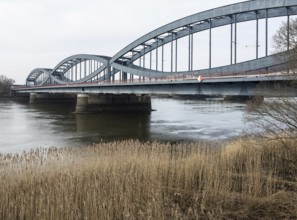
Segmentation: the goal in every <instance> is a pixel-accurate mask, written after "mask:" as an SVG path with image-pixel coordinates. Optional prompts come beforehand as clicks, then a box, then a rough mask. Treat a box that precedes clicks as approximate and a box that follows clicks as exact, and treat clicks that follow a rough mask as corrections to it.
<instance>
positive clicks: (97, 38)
mask: <svg viewBox="0 0 297 220" xmlns="http://www.w3.org/2000/svg"><path fill="white" fill-rule="evenodd" d="M237 2H240V1H236V0H211V1H205V0H183V1H181V0H161V1H160V0H150V1H144V0H125V1H120V0H108V1H103V0H83V1H82V0H0V28H1V32H0V62H1V63H0V68H1V72H0V74H4V75H7V76H8V77H10V78H13V79H15V80H16V82H17V83H24V82H25V79H26V77H27V75H28V74H29V73H30V71H31V70H33V69H35V68H37V67H45V68H53V67H54V66H55V65H56V64H58V63H59V62H60V61H61V60H62V59H64V58H66V57H68V56H71V55H74V54H80V53H86V54H100V55H108V56H113V55H114V54H115V53H116V52H118V51H119V50H121V49H122V48H123V47H125V46H126V45H127V44H129V43H131V42H132V41H134V40H136V39H137V38H139V37H141V36H142V35H144V34H146V33H148V32H150V31H152V30H154V29H156V28H158V27H160V26H162V25H165V24H167V23H169V22H172V21H174V20H177V19H180V18H183V17H185V16H188V15H192V14H195V13H197V12H201V11H205V10H208V9H212V8H215V7H219V6H223V5H227V4H232V3H237Z"/></svg>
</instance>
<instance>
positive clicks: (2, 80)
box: [0, 75, 15, 96]
mask: <svg viewBox="0 0 297 220" xmlns="http://www.w3.org/2000/svg"><path fill="white" fill-rule="evenodd" d="M14 83H15V81H14V80H13V79H10V78H8V77H7V76H5V75H0V96H5V95H9V94H10V88H11V86H12V85H13V84H14Z"/></svg>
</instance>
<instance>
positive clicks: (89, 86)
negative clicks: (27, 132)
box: [15, 0, 297, 96]
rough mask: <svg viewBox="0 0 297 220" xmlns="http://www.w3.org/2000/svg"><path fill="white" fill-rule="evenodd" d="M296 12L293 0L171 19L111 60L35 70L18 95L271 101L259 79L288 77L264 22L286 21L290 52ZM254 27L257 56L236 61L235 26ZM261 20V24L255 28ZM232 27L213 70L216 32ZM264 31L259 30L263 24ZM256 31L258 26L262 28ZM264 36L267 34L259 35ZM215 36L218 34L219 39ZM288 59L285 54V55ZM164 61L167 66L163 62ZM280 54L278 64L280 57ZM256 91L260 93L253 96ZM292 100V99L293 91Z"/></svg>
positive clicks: (262, 0)
mask: <svg viewBox="0 0 297 220" xmlns="http://www.w3.org/2000/svg"><path fill="white" fill-rule="evenodd" d="M295 15H297V0H252V1H245V2H241V3H237V4H232V5H227V6H223V7H220V8H215V9H211V10H208V11H204V12H200V13H197V14H194V15H191V16H188V17H185V18H182V19H180V20H177V21H174V22H172V23H169V24H167V25H164V26H162V27H160V28H157V29H155V30H153V31H152V32H150V33H148V34H146V35H144V36H142V37H140V38H139V39H137V40H135V41H134V42H132V43H131V44H129V45H127V46H126V47H124V48H123V49H122V50H120V51H119V52H118V53H116V54H115V55H114V56H113V57H108V56H102V55H88V54H78V55H74V56H70V57H68V58H66V59H64V60H62V61H61V62H60V63H58V64H57V65H56V66H55V67H54V68H36V69H34V70H32V71H31V73H30V74H29V75H28V77H27V79H26V87H19V88H15V91H16V92H17V93H48V94H50V93H75V94H80V93H84V94H86V93H87V94H138V95H141V94H142V95H144V94H148V95H149V94H155V93H156V94H160V93H161V94H181V95H187V94H188V95H241V96H251V95H256V94H259V93H260V94H261V95H267V96H274V95H276V94H274V93H273V90H272V91H268V90H263V89H262V90H261V91H260V92H259V90H257V88H258V87H259V85H260V84H262V83H263V82H265V83H266V85H268V87H269V86H270V87H271V86H272V85H274V84H279V83H282V82H285V81H288V80H292V76H291V75H290V71H287V72H286V74H282V73H283V71H284V70H287V59H286V55H282V56H280V55H279V54H275V55H269V53H268V48H269V46H268V42H269V39H268V38H269V35H268V33H269V20H270V19H272V18H276V17H284V18H285V20H286V21H287V50H290V49H291V48H292V45H290V41H289V36H290V34H291V33H290V28H289V21H290V17H291V16H295ZM250 21H253V22H254V30H253V33H255V34H254V42H255V45H256V46H255V51H254V58H253V59H251V60H248V61H245V62H238V52H239V51H238V40H239V39H238V25H239V24H241V23H244V22H250ZM260 23H261V24H265V25H264V28H260V26H261V25H260ZM224 26H227V27H229V31H230V32H229V40H227V41H225V42H222V44H227V45H229V50H228V51H227V52H226V53H225V54H223V56H224V57H225V56H230V58H229V63H228V64H226V65H223V66H219V67H214V65H213V54H214V53H215V52H216V48H214V47H213V40H214V34H213V32H214V30H215V29H216V28H219V27H224ZM262 26H263V25H262ZM262 26H261V27H262ZM201 32H204V33H207V35H208V39H207V42H205V41H204V42H200V41H199V44H207V45H208V53H207V54H200V53H199V45H196V44H195V40H194V39H196V35H197V34H199V33H201ZM263 33H264V34H263ZM261 34H262V35H264V41H265V42H264V55H262V56H260V53H259V39H260V35H261ZM217 37H218V36H217ZM182 40H183V41H185V40H186V42H187V44H186V46H185V44H183V46H185V47H186V48H184V51H186V60H187V61H186V63H187V65H186V67H184V68H183V69H181V68H180V67H179V62H180V61H181V59H184V57H185V56H184V54H183V55H181V54H180V53H179V51H180V41H182ZM284 54H285V53H284ZM199 56H204V57H205V56H207V57H208V68H203V69H201V68H199V66H197V65H195V60H196V59H199ZM165 57H166V64H165V60H164V58H165ZM280 57H282V59H280ZM257 91H258V92H257ZM291 95H296V94H295V91H294V92H293V93H292V94H291Z"/></svg>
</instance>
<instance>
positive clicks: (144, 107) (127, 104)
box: [75, 94, 152, 113]
mask: <svg viewBox="0 0 297 220" xmlns="http://www.w3.org/2000/svg"><path fill="white" fill-rule="evenodd" d="M151 109H152V106H151V97H150V96H148V95H139V96H138V95H135V94H96V95H95V94H89V95H87V94H78V95H77V102H76V111H75V112H76V113H98V112H150V111H151Z"/></svg>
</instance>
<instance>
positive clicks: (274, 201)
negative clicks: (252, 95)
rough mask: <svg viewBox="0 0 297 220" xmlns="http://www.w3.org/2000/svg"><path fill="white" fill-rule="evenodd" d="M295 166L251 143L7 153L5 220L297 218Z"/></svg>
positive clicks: (1, 172) (2, 169) (127, 144)
mask: <svg viewBox="0 0 297 220" xmlns="http://www.w3.org/2000/svg"><path fill="white" fill-rule="evenodd" d="M296 161H297V149H296V142H288V145H287V147H286V148H283V147H281V146H280V145H279V144H278V143H277V142H262V143H255V142H254V141H252V140H235V141H231V142H228V143H227V144H226V145H225V146H217V144H216V143H188V144H186V143H183V144H176V145H172V144H164V143H157V142H153V143H149V142H147V143H141V142H138V141H122V142H110V143H100V144H96V145H93V146H89V147H84V148H75V147H73V148H50V149H37V150H32V151H30V152H28V153H24V154H20V155H17V154H15V155H13V154H10V155H7V154H6V155H0V179H1V188H0V219H296V218H297V167H296V165H297V164H296Z"/></svg>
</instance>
